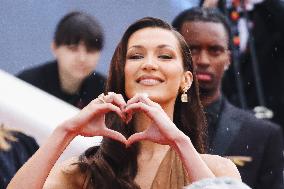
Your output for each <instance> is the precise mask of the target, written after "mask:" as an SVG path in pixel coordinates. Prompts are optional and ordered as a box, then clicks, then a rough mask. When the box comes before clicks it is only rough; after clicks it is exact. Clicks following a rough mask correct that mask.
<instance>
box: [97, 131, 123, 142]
mask: <svg viewBox="0 0 284 189" xmlns="http://www.w3.org/2000/svg"><path fill="white" fill-rule="evenodd" d="M99 134H100V136H103V137H108V138H111V139H113V140H117V141H119V142H121V143H124V144H126V143H127V139H126V138H125V137H124V136H123V135H122V134H121V133H120V132H117V131H114V130H112V129H109V128H105V129H103V130H102V131H101V133H99Z"/></svg>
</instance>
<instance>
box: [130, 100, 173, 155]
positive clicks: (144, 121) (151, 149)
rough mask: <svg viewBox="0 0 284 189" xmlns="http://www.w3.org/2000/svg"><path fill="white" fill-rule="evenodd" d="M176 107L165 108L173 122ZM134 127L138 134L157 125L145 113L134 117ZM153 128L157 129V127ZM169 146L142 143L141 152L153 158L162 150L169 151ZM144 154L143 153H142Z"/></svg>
mask: <svg viewBox="0 0 284 189" xmlns="http://www.w3.org/2000/svg"><path fill="white" fill-rule="evenodd" d="M173 107H174V105H168V106H163V110H164V111H165V113H166V114H167V115H168V116H169V117H170V119H171V120H173V109H174V108H173ZM134 119H135V120H134V125H135V128H136V132H142V131H144V130H146V129H147V128H148V127H149V126H151V125H152V124H155V123H154V122H153V121H152V120H151V119H150V118H149V117H148V116H147V115H146V114H145V113H142V112H141V113H136V114H135V117H134ZM153 127H156V126H155V125H154V126H153ZM167 149H169V146H167V145H161V144H157V143H154V142H151V141H146V140H143V141H140V152H143V154H144V155H146V154H147V156H149V158H151V157H152V156H153V155H154V153H155V152H160V151H161V150H162V151H163V150H167ZM141 154H142V153H141Z"/></svg>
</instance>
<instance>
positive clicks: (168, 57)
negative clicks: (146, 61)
mask: <svg viewBox="0 0 284 189" xmlns="http://www.w3.org/2000/svg"><path fill="white" fill-rule="evenodd" d="M159 58H161V59H167V60H168V59H172V58H173V57H172V56H171V55H167V54H163V55H160V56H159Z"/></svg>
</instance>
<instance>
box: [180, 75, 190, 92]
mask: <svg viewBox="0 0 284 189" xmlns="http://www.w3.org/2000/svg"><path fill="white" fill-rule="evenodd" d="M192 81H193V76H192V73H191V72H190V71H186V72H184V75H183V80H182V83H181V89H182V90H183V89H189V88H190V87H191V84H192Z"/></svg>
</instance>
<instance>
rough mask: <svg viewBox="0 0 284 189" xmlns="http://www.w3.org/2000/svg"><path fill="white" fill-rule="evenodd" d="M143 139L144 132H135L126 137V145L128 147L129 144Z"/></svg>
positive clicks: (144, 137) (144, 136)
mask: <svg viewBox="0 0 284 189" xmlns="http://www.w3.org/2000/svg"><path fill="white" fill-rule="evenodd" d="M145 139H146V135H145V132H140V133H135V134H133V135H131V136H130V137H129V138H128V139H127V143H126V146H127V147H129V146H130V145H131V144H133V143H135V142H138V141H141V140H145Z"/></svg>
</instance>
